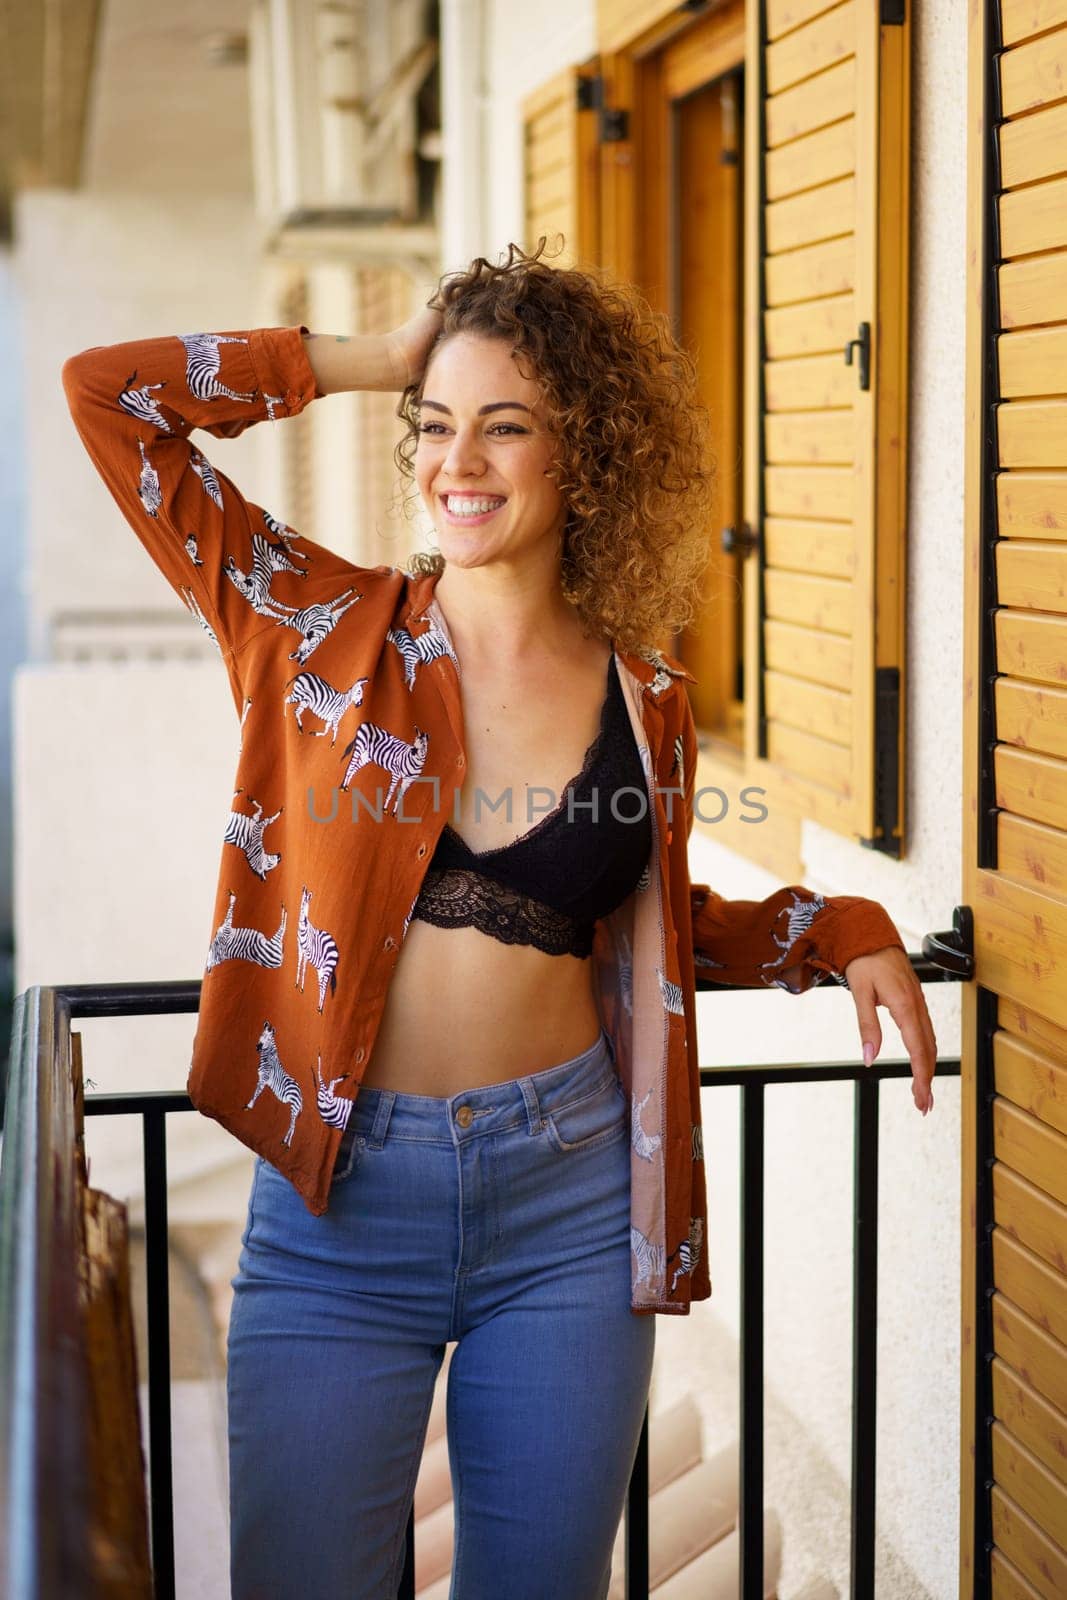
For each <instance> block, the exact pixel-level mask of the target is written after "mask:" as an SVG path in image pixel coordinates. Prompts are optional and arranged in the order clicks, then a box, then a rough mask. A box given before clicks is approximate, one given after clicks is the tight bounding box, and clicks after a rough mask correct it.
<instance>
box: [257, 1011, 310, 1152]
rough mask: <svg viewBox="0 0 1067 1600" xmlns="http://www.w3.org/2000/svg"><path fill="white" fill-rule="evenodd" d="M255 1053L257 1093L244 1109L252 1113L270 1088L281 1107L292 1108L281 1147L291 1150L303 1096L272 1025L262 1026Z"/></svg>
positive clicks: (302, 1104)
mask: <svg viewBox="0 0 1067 1600" xmlns="http://www.w3.org/2000/svg"><path fill="white" fill-rule="evenodd" d="M256 1050H257V1052H258V1054H259V1069H258V1073H257V1077H256V1091H255V1094H253V1096H252V1098H251V1100H250V1101H249V1102H248V1104H247V1105H246V1106H245V1110H246V1111H251V1110H252V1108H253V1106H254V1105H255V1103H256V1101H257V1100H258V1099H259V1097H260V1095H261V1094H262V1093H263V1091H264V1089H269V1090H270V1092H271V1094H272V1095H273V1096H274V1098H275V1099H276V1100H277V1101H278V1103H279V1104H280V1105H283V1106H288V1107H289V1127H288V1130H287V1132H286V1134H285V1137H284V1138H283V1139H282V1144H284V1145H285V1146H286V1147H288V1146H289V1145H291V1144H292V1142H293V1129H294V1128H295V1127H296V1119H297V1117H298V1116H299V1115H300V1113H301V1111H302V1110H303V1109H304V1097H303V1095H302V1094H301V1093H300V1085H299V1084H298V1083H297V1081H296V1079H295V1078H291V1077H290V1076H289V1074H288V1073H287V1072H286V1070H285V1068H284V1067H283V1066H282V1063H281V1060H280V1058H279V1056H278V1049H277V1046H276V1044H275V1042H274V1029H273V1028H272V1027H271V1025H270V1023H269V1022H264V1024H263V1032H262V1033H261V1034H260V1036H259V1041H258V1043H257V1044H256Z"/></svg>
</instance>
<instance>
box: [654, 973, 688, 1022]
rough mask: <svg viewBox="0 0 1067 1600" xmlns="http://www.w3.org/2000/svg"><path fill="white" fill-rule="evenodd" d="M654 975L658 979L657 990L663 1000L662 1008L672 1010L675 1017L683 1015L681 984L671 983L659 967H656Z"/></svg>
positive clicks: (683, 1003) (683, 1004)
mask: <svg viewBox="0 0 1067 1600" xmlns="http://www.w3.org/2000/svg"><path fill="white" fill-rule="evenodd" d="M656 977H657V978H658V979H659V992H660V997H661V999H662V1000H663V1009H664V1010H665V1011H673V1013H674V1015H675V1016H676V1017H684V1016H685V1001H684V1000H683V998H682V990H681V985H680V984H677V983H672V982H671V980H670V979H669V978H667V977H665V976H664V974H663V973H662V972H661V971H660V969H659V967H657V968H656Z"/></svg>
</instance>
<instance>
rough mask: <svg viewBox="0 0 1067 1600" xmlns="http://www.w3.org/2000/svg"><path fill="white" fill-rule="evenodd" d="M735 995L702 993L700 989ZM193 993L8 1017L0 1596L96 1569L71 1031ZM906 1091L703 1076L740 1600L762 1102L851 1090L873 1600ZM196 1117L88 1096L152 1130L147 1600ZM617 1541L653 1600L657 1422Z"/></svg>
mask: <svg viewBox="0 0 1067 1600" xmlns="http://www.w3.org/2000/svg"><path fill="white" fill-rule="evenodd" d="M972 949H973V946H972V945H971V943H970V923H969V913H968V912H967V908H957V911H956V915H955V919H954V928H953V931H952V932H951V933H945V934H937V935H933V934H931V935H928V936H927V937H926V939H924V941H923V954H922V955H921V956H917V955H912V957H911V961H912V966H913V969H914V970H915V972H916V974H917V976H918V977H919V978H920V980H921V981H922V982H923V983H933V982H944V981H953V980H957V981H958V980H961V979H967V978H970V977H971V976H973V955H972V954H971V951H972ZM725 987H728V986H725V985H718V984H714V983H712V982H710V981H706V980H704V979H702V978H699V977H698V979H697V988H698V989H701V990H703V989H709V990H710V989H721V988H725ZM199 992H200V985H199V983H198V982H190V983H170V984H125V985H99V986H98V985H81V986H75V987H70V988H33V989H28V990H26V991H25V993H23V994H21V995H19V996H18V999H17V1002H16V1007H15V1020H14V1025H13V1028H12V1050H11V1077H10V1084H9V1094H8V1096H7V1103H6V1106H5V1107H4V1108H3V1109H4V1112H5V1116H4V1144H3V1160H2V1163H0V1590H2V1591H3V1592H4V1593H6V1594H8V1595H10V1596H11V1600H82V1597H85V1600H88V1597H89V1596H91V1595H93V1594H94V1593H95V1586H94V1584H93V1581H92V1575H91V1573H90V1572H89V1570H88V1555H87V1552H88V1551H89V1549H90V1542H91V1540H90V1527H89V1507H88V1502H87V1499H86V1496H85V1494H84V1492H83V1491H82V1490H81V1489H80V1488H79V1484H80V1480H81V1476H82V1474H83V1464H84V1460H85V1457H86V1451H85V1438H86V1433H85V1430H86V1427H87V1420H86V1413H87V1407H86V1396H85V1395H84V1393H83V1392H82V1393H79V1374H80V1373H82V1371H83V1369H82V1368H81V1367H80V1365H79V1362H78V1359H77V1356H76V1341H77V1305H76V1281H77V1261H76V1258H75V1241H76V1238H77V1228H76V1225H75V1218H74V1216H73V1207H74V1196H73V1184H72V1179H71V1177H70V1172H71V1170H72V1159H71V1157H72V1153H73V1144H74V1138H75V1127H74V1110H73V1103H72V1095H71V1042H70V1023H71V1021H72V1020H73V1019H75V1018H81V1017H90V1016H97V1017H99V1016H112V1017H115V1016H144V1015H165V1014H172V1013H179V1012H196V1011H197V1010H198V1006H199ZM959 1071H960V1062H959V1059H958V1058H955V1059H944V1058H943V1059H939V1060H938V1063H937V1074H938V1076H939V1077H942V1078H944V1077H950V1076H958V1074H959ZM910 1075H911V1067H910V1063H909V1062H908V1061H907V1060H906V1059H904V1060H886V1061H881V1060H879V1061H875V1062H874V1063H873V1064H872V1065H871V1066H870V1067H865V1066H864V1065H863V1063H862V1062H861V1061H851V1060H850V1061H841V1062H829V1063H814V1062H798V1063H786V1064H776V1065H763V1066H746V1067H739V1068H735V1069H731V1070H721V1069H719V1068H717V1067H715V1068H709V1067H703V1068H701V1072H700V1081H701V1086H702V1087H703V1088H716V1087H721V1086H725V1085H728V1084H729V1085H736V1086H740V1089H741V1221H740V1227H741V1286H740V1287H741V1327H740V1452H741V1458H740V1469H741V1470H740V1507H739V1524H738V1530H739V1540H740V1561H741V1569H740V1584H739V1594H740V1600H761V1597H762V1595H763V1512H764V1508H763V1375H764V1360H763V1312H764V1304H763V1270H764V1234H763V1179H764V1167H763V1155H764V1095H765V1090H766V1088H767V1087H768V1086H773V1085H775V1084H780V1083H803V1082H818V1083H825V1082H827V1081H832V1080H839V1081H840V1080H845V1081H850V1082H852V1083H853V1084H854V1086H855V1120H854V1141H855V1143H854V1160H855V1185H854V1197H853V1241H854V1254H853V1326H852V1340H853V1368H852V1395H853V1405H852V1541H851V1595H852V1596H853V1600H858V1597H859V1596H869V1595H872V1594H873V1593H874V1556H875V1544H874V1538H875V1436H876V1430H875V1408H876V1397H877V1301H876V1294H877V1265H878V1146H879V1138H878V1111H879V1089H880V1086H881V1084H882V1083H883V1082H884V1081H887V1080H889V1079H893V1078H906V1077H910ZM191 1109H192V1103H191V1101H190V1100H189V1097H188V1095H187V1094H185V1093H184V1092H171V1093H167V1092H163V1093H149V1094H93V1095H86V1096H85V1097H84V1111H85V1114H86V1115H87V1116H115V1115H125V1116H139V1117H140V1118H141V1121H142V1129H143V1151H144V1183H145V1251H146V1261H147V1284H146V1289H147V1340H148V1350H147V1368H148V1441H147V1445H146V1454H147V1458H148V1479H149V1489H150V1534H151V1551H152V1569H153V1577H154V1593H155V1600H173V1596H174V1592H175V1583H174V1520H173V1516H174V1514H173V1484H172V1469H171V1410H170V1402H171V1396H170V1321H169V1309H170V1306H169V1284H168V1224H167V1145H166V1118H167V1117H168V1116H169V1115H170V1114H171V1113H173V1112H179V1111H188V1110H191ZM65 1174H66V1175H65ZM72 1340H73V1341H74V1346H73V1347H72V1343H71V1341H72ZM82 1381H84V1380H82ZM624 1529H625V1550H626V1596H627V1600H637V1597H638V1596H640V1597H642V1600H647V1595H648V1584H649V1533H648V1414H647V1410H646V1414H645V1418H644V1422H643V1425H642V1430H641V1437H640V1442H639V1446H638V1451H637V1457H636V1460H635V1464H634V1469H633V1474H632V1477H631V1481H630V1486H629V1492H628V1495H627V1502H626V1510H625V1524H624ZM414 1531H415V1525H414V1512H413V1511H412V1513H411V1515H410V1516H409V1519H408V1526H407V1532H406V1560H405V1566H404V1572H403V1576H402V1578H401V1583H400V1588H399V1590H398V1591H397V1600H414V1593H415V1587H414V1572H415V1558H414V1548H415V1547H414Z"/></svg>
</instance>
